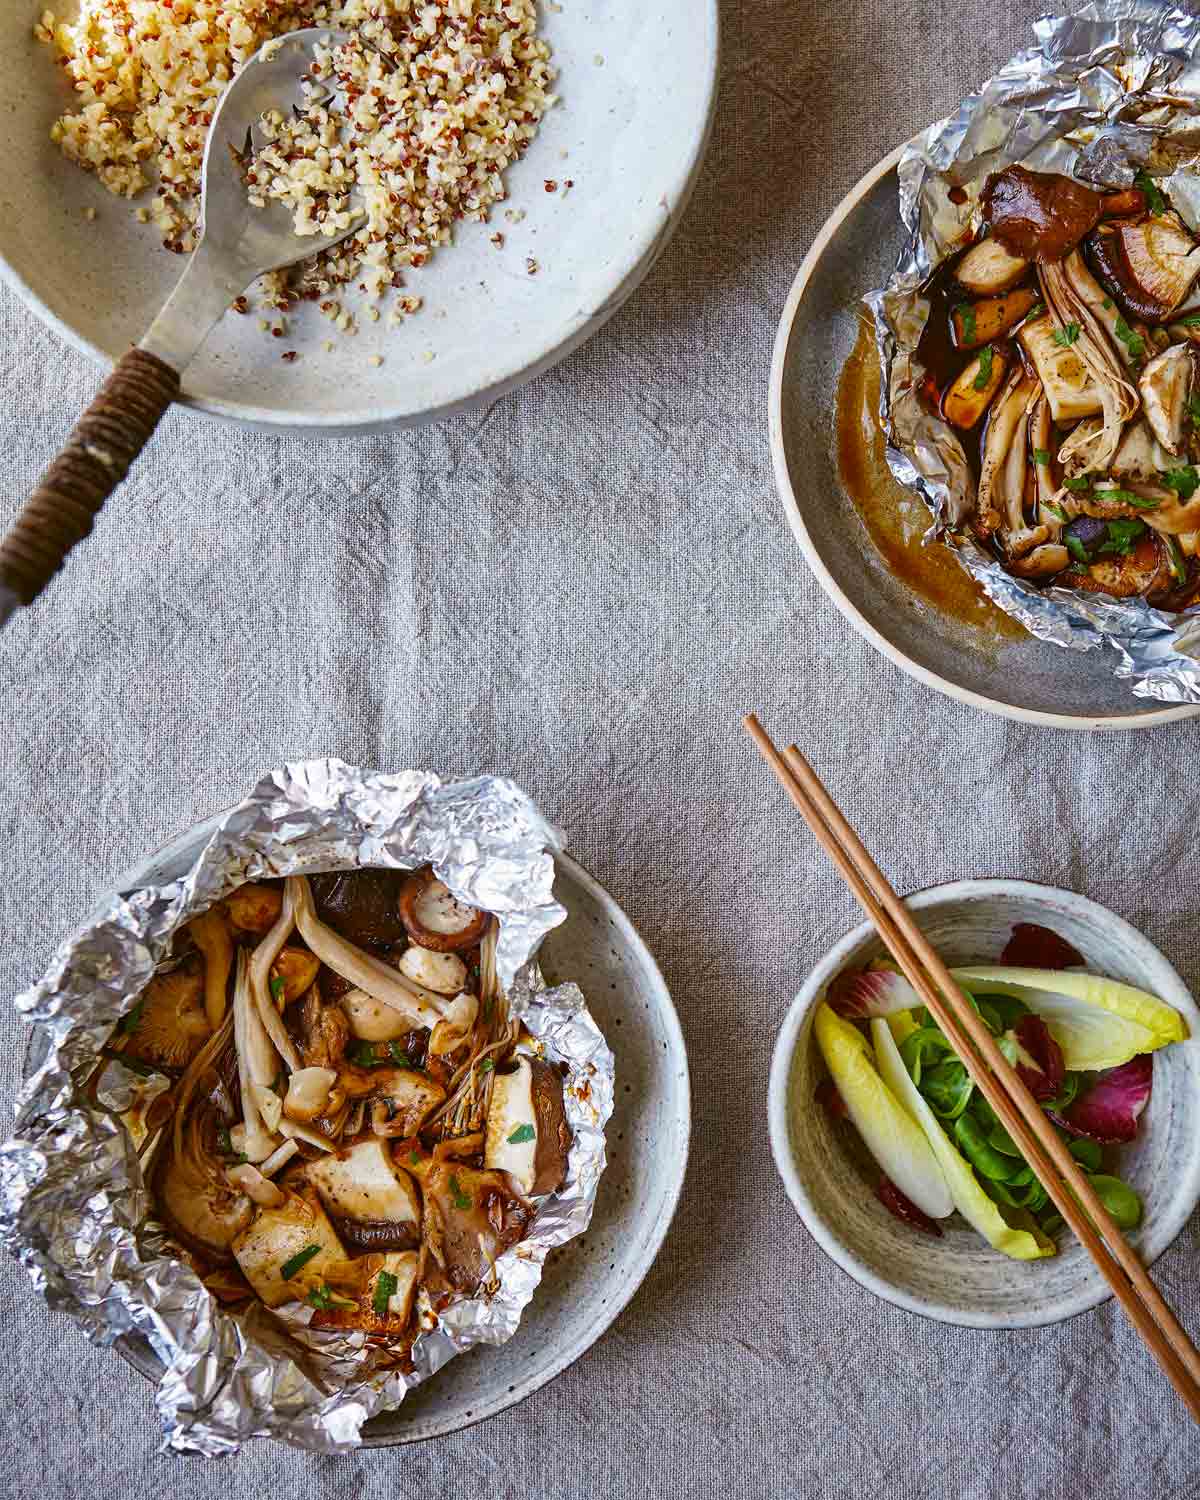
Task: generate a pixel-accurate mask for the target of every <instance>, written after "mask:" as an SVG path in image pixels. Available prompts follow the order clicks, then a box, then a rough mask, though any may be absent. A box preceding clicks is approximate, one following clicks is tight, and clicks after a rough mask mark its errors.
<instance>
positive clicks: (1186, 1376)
mask: <svg viewBox="0 0 1200 1500" xmlns="http://www.w3.org/2000/svg"><path fill="white" fill-rule="evenodd" d="M743 723H744V725H745V728H746V731H747V733H748V734H749V735H750V737H751V738H752V739H753V740H754V743H755V744H756V745H757V747H758V749H759V752H760V753H761V755H762V757H763V759H764V760H765V761H766V762H767V764H768V765H769V766H770V768H771V770H772V771H773V772H774V773H775V776H776V777H777V778H778V780H779V782H780V784H781V785H782V786H783V789H784V790H785V791H786V792H787V794H788V796H789V797H790V798H791V799H792V801H793V802H794V803H795V805H796V807H797V808H798V809H799V811H800V814H801V816H802V817H803V818H804V820H805V822H806V823H807V824H808V826H809V827H810V828H811V829H812V831H813V833H814V835H815V836H816V838H817V841H818V843H820V845H821V847H822V848H823V849H824V850H825V852H826V853H827V854H828V855H829V857H830V859H831V860H832V861H833V863H834V864H835V865H836V866H837V868H838V870H839V871H840V873H841V875H842V877H843V879H844V880H845V881H846V883H847V885H848V886H849V887H850V889H851V890H852V891H853V892H854V894H855V896H856V897H857V898H858V901H859V903H860V904H861V906H862V907H863V910H864V911H865V912H866V913H867V915H868V916H869V917H870V919H871V920H872V922H874V924H875V926H876V928H877V930H878V932H879V935H880V937H881V938H882V939H883V941H884V944H885V946H886V947H887V949H888V951H889V952H890V953H891V955H892V957H893V958H894V959H895V960H896V963H897V964H898V965H899V967H900V969H901V972H902V973H903V974H904V977H905V978H906V979H907V980H908V982H909V983H910V984H911V985H912V987H913V988H914V989H915V990H916V991H917V993H918V994H919V995H920V997H921V1000H922V1002H923V1003H924V1004H925V1005H926V1006H927V1007H928V1009H929V1012H930V1014H931V1015H932V1016H933V1018H934V1020H936V1021H937V1023H938V1025H939V1026H940V1027H941V1029H942V1031H943V1032H944V1033H945V1035H946V1037H947V1039H948V1041H949V1042H950V1044H951V1045H952V1046H953V1048H954V1050H955V1052H956V1053H957V1054H958V1056H959V1057H960V1058H961V1060H962V1062H963V1064H964V1065H965V1066H966V1068H967V1071H968V1072H969V1073H970V1075H971V1077H972V1079H973V1080H974V1081H975V1084H976V1086H977V1087H978V1088H979V1090H980V1092H981V1093H982V1094H983V1096H984V1098H985V1099H986V1100H987V1102H988V1103H989V1104H990V1105H991V1107H992V1108H993V1109H994V1110H995V1112H996V1114H997V1115H998V1116H999V1118H1000V1120H1001V1122H1002V1123H1003V1125H1004V1128H1005V1129H1006V1130H1007V1131H1008V1133H1009V1135H1010V1136H1011V1137H1012V1139H1013V1141H1014V1142H1015V1144H1016V1145H1017V1146H1018V1147H1019V1148H1020V1150H1021V1153H1022V1155H1023V1156H1024V1157H1025V1160H1026V1161H1027V1162H1028V1163H1029V1165H1030V1166H1031V1167H1032V1168H1033V1171H1034V1173H1035V1175H1036V1176H1037V1178H1038V1181H1039V1182H1040V1183H1041V1184H1042V1186H1043V1187H1044V1188H1045V1189H1046V1192H1047V1193H1048V1194H1049V1196H1050V1198H1051V1199H1052V1200H1053V1202H1054V1204H1055V1206H1056V1207H1057V1209H1058V1211H1059V1213H1060V1214H1061V1215H1062V1217H1063V1218H1064V1219H1065V1220H1066V1222H1067V1223H1068V1224H1069V1225H1070V1226H1071V1229H1072V1230H1073V1231H1074V1233H1075V1235H1076V1236H1077V1238H1078V1239H1079V1240H1080V1241H1081V1242H1082V1243H1083V1245H1084V1246H1085V1248H1086V1249H1087V1250H1088V1252H1089V1254H1090V1255H1091V1257H1092V1259H1093V1260H1094V1261H1095V1263H1096V1265H1097V1267H1098V1268H1099V1270H1100V1273H1101V1275H1102V1276H1103V1277H1104V1279H1105V1280H1106V1281H1107V1282H1108V1284H1109V1286H1110V1287H1111V1288H1112V1290H1113V1294H1114V1296H1115V1297H1116V1299H1117V1301H1118V1302H1120V1304H1121V1307H1122V1308H1123V1309H1124V1311H1125V1314H1126V1316H1127V1317H1128V1318H1129V1321H1130V1322H1131V1323H1132V1324H1133V1326H1134V1327H1135V1328H1136V1329H1137V1331H1138V1333H1139V1334H1140V1335H1141V1337H1142V1339H1143V1340H1144V1341H1145V1343H1146V1346H1147V1347H1148V1348H1149V1350H1150V1352H1151V1353H1152V1354H1153V1355H1154V1357H1155V1359H1157V1360H1158V1363H1159V1364H1160V1365H1161V1366H1162V1369H1163V1371H1164V1372H1165V1374H1166V1376H1167V1378H1168V1379H1169V1380H1170V1382H1171V1384H1172V1385H1173V1386H1174V1387H1175V1390H1176V1392H1177V1393H1178V1395H1179V1397H1180V1399H1181V1400H1182V1401H1183V1402H1184V1404H1185V1405H1186V1406H1187V1408H1188V1411H1189V1412H1190V1413H1191V1415H1192V1417H1193V1419H1194V1420H1195V1421H1196V1422H1200V1354H1198V1353H1197V1351H1196V1347H1195V1345H1194V1344H1193V1343H1192V1341H1191V1340H1190V1339H1189V1337H1188V1335H1187V1333H1186V1332H1185V1331H1184V1329H1183V1327H1182V1325H1181V1324H1180V1323H1179V1320H1178V1319H1177V1318H1176V1317H1175V1314H1174V1313H1173V1312H1172V1311H1171V1309H1170V1307H1169V1306H1168V1305H1167V1302H1166V1301H1165V1299H1164V1298H1163V1296H1162V1294H1161V1292H1159V1290H1158V1288H1157V1287H1156V1286H1155V1285H1154V1282H1153V1281H1152V1280H1151V1279H1150V1276H1149V1274H1148V1272H1147V1271H1146V1268H1145V1266H1143V1265H1142V1263H1141V1261H1140V1260H1138V1258H1137V1255H1136V1254H1135V1253H1134V1251H1133V1249H1132V1248H1131V1247H1130V1245H1129V1244H1128V1242H1127V1241H1126V1239H1125V1237H1124V1236H1123V1235H1122V1233H1121V1231H1120V1229H1119V1228H1118V1227H1117V1225H1116V1223H1115V1222H1114V1221H1113V1219H1112V1216H1111V1215H1110V1214H1109V1212H1108V1210H1107V1209H1106V1208H1105V1207H1104V1205H1103V1203H1102V1202H1101V1201H1100V1199H1099V1198H1098V1197H1097V1196H1096V1192H1095V1189H1094V1188H1093V1187H1092V1185H1091V1183H1090V1182H1089V1181H1088V1179H1087V1177H1086V1175H1085V1174H1084V1172H1083V1171H1082V1169H1081V1168H1080V1166H1079V1163H1078V1162H1077V1161H1076V1160H1075V1158H1074V1157H1073V1156H1072V1155H1071V1153H1070V1152H1069V1151H1068V1150H1067V1148H1066V1146H1065V1145H1064V1144H1063V1142H1062V1141H1061V1140H1060V1138H1059V1136H1058V1134H1057V1133H1056V1131H1055V1130H1054V1127H1053V1126H1052V1124H1051V1122H1050V1121H1049V1119H1048V1118H1047V1117H1046V1114H1045V1111H1044V1110H1043V1109H1042V1107H1041V1105H1039V1104H1038V1102H1037V1100H1036V1099H1034V1097H1033V1095H1032V1094H1031V1093H1030V1092H1029V1090H1028V1088H1026V1086H1025V1084H1024V1083H1023V1081H1022V1080H1021V1078H1020V1076H1019V1075H1018V1073H1017V1071H1016V1069H1015V1068H1013V1067H1012V1066H1011V1065H1010V1064H1009V1062H1008V1060H1007V1059H1006V1058H1005V1056H1004V1054H1003V1053H1002V1052H1001V1051H1000V1049H999V1047H997V1045H996V1041H995V1038H994V1037H993V1036H992V1034H991V1032H990V1031H989V1030H988V1028H987V1026H986V1025H985V1024H984V1022H983V1020H982V1019H981V1017H980V1016H979V1015H978V1013H977V1012H976V1010H975V1009H974V1007H973V1006H972V1005H971V1004H970V1002H969V1001H968V1000H967V999H966V997H965V996H964V995H963V993H962V991H961V990H960V989H959V987H958V986H957V985H956V984H955V982H954V979H953V978H952V977H951V974H950V972H949V970H948V969H947V968H946V966H945V964H944V963H943V962H942V960H941V959H940V958H939V957H938V955H937V953H936V952H935V951H934V949H933V947H932V946H931V944H930V943H929V941H928V940H927V938H926V937H925V935H924V933H923V932H922V931H921V929H920V928H919V927H918V926H917V923H916V921H915V920H914V919H913V916H912V914H911V913H910V912H909V910H908V908H907V907H906V906H905V905H904V903H903V902H902V901H901V900H900V898H899V897H898V896H897V894H896V892H895V891H894V890H893V889H892V887H891V886H890V885H889V884H888V881H887V879H886V878H885V876H884V875H883V874H882V873H881V871H880V870H879V867H878V866H877V865H876V864H875V861H874V860H873V859H872V858H871V856H870V854H868V852H867V850H866V849H865V848H864V847H863V844H862V842H861V840H860V839H859V837H858V835H857V834H856V833H855V831H854V829H853V828H851V826H850V824H849V823H848V822H847V821H846V818H845V817H844V816H843V814H842V812H841V810H840V809H839V808H838V806H837V804H836V803H835V802H834V801H833V799H832V797H830V795H829V793H828V792H827V791H826V789H825V787H824V786H823V785H822V783H821V781H820V779H819V778H818V777H817V775H816V773H815V772H814V771H813V769H812V767H811V766H810V765H809V764H808V762H807V761H806V760H805V759H804V757H803V756H802V755H801V754H800V751H799V750H798V749H797V748H796V747H795V745H792V746H790V747H789V748H788V749H787V751H785V752H784V753H783V754H782V755H781V754H780V752H779V751H778V750H777V749H776V748H775V746H774V744H772V742H771V739H770V737H769V736H768V735H767V733H766V731H765V730H764V729H763V727H762V725H761V724H760V723H759V722H758V719H757V718H756V717H755V716H754V715H753V714H750V715H749V716H748V717H747V718H746V719H745V720H744V721H743Z"/></svg>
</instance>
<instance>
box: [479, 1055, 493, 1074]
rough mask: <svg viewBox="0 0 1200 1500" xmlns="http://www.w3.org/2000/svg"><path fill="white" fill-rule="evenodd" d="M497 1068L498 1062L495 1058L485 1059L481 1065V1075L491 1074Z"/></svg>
mask: <svg viewBox="0 0 1200 1500" xmlns="http://www.w3.org/2000/svg"><path fill="white" fill-rule="evenodd" d="M495 1066H496V1062H495V1059H494V1058H491V1057H485V1058H484V1060H483V1061H482V1062H481V1063H480V1064H479V1071H480V1072H481V1073H490V1072H491V1071H492V1069H493V1068H494V1067H495Z"/></svg>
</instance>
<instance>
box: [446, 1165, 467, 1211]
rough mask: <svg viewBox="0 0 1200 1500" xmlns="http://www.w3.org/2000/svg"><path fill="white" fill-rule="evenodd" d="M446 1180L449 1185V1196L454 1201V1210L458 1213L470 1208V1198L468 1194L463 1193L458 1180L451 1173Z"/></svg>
mask: <svg viewBox="0 0 1200 1500" xmlns="http://www.w3.org/2000/svg"><path fill="white" fill-rule="evenodd" d="M448 1180H449V1185H450V1196H451V1198H453V1200H454V1206H455V1208H457V1209H459V1210H460V1211H462V1210H464V1209H468V1208H470V1206H471V1199H470V1196H469V1194H467V1193H464V1192H463V1190H462V1188H461V1187H460V1186H459V1182H458V1178H457V1177H456V1176H455V1174H454V1173H453V1172H451V1173H450V1177H449V1179H448Z"/></svg>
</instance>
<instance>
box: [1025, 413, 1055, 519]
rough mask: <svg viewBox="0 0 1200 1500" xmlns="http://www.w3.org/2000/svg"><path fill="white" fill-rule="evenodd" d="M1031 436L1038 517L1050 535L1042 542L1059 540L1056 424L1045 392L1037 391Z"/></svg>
mask: <svg viewBox="0 0 1200 1500" xmlns="http://www.w3.org/2000/svg"><path fill="white" fill-rule="evenodd" d="M1027 435H1028V443H1029V456H1030V458H1031V460H1032V462H1033V478H1034V502H1035V504H1034V514H1035V515H1036V516H1037V519H1038V524H1039V525H1040V526H1042V527H1045V528H1046V536H1045V537H1043V538H1042V539H1041V540H1042V541H1046V540H1047V539H1049V538H1057V536H1058V532H1059V528H1060V527H1061V525H1062V522H1061V521H1060V520H1059V519H1058V517H1057V515H1056V514H1055V510H1056V509H1057V507H1056V506H1055V505H1054V496H1055V493H1056V491H1057V486H1056V485H1055V483H1054V424H1053V422H1052V421H1051V418H1050V403H1049V401H1048V400H1047V399H1046V393H1045V391H1044V390H1039V391H1038V392H1037V394H1036V395H1035V396H1034V399H1033V402H1032V404H1031V405H1030V408H1029V421H1028V434H1027Z"/></svg>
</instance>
